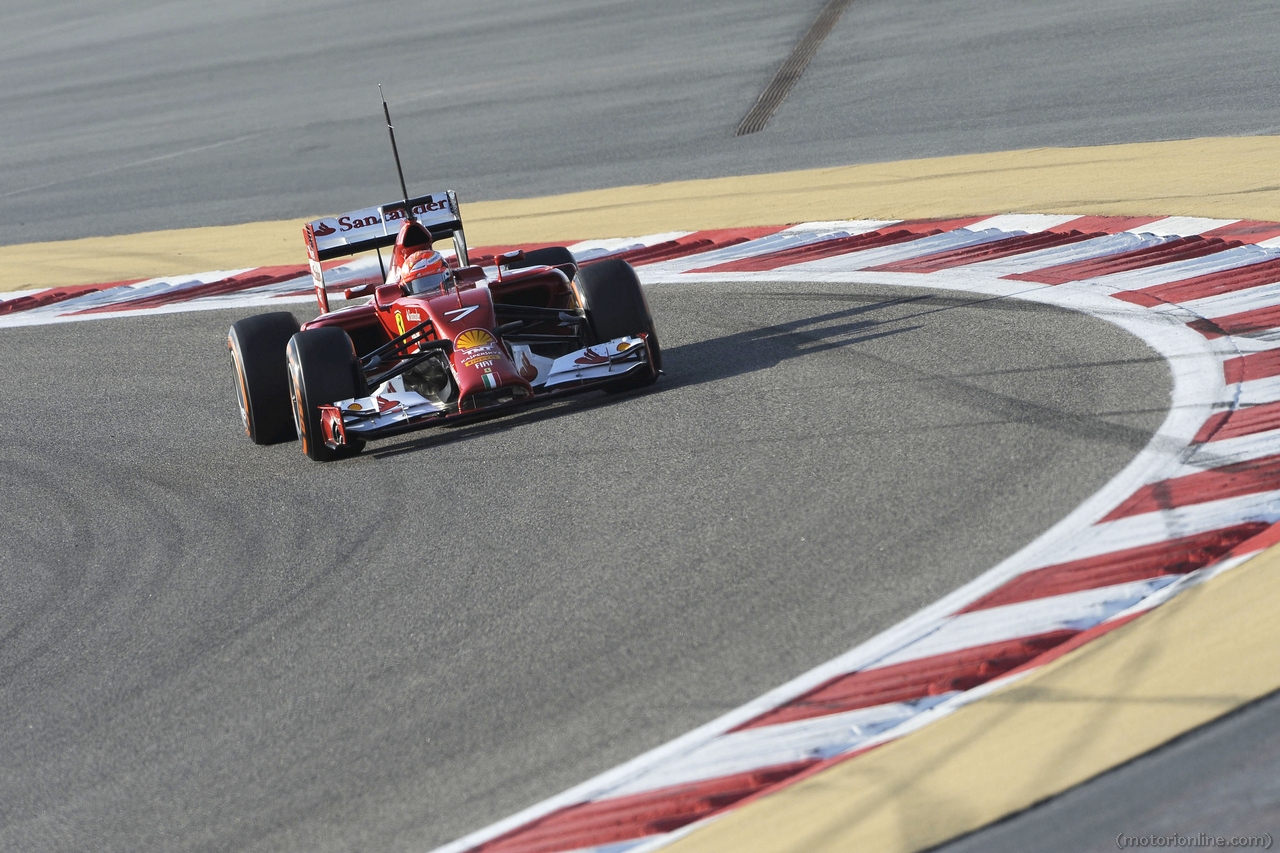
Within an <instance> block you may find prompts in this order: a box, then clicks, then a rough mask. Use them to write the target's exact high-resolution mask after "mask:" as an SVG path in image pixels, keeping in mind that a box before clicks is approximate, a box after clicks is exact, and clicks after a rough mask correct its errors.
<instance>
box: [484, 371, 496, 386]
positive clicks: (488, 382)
mask: <svg viewBox="0 0 1280 853" xmlns="http://www.w3.org/2000/svg"><path fill="white" fill-rule="evenodd" d="M480 381H482V382H483V383H484V387H486V388H489V389H493V388H497V387H498V377H496V376H494V375H493V374H492V373H490V372H488V371H485V373H484V374H483V375H482V376H481V377H480Z"/></svg>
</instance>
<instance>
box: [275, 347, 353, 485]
mask: <svg viewBox="0 0 1280 853" xmlns="http://www.w3.org/2000/svg"><path fill="white" fill-rule="evenodd" d="M286 361H287V362H288V366H289V402H290V404H291V408H292V410H293V422H294V426H295V427H296V429H297V431H298V438H299V439H300V440H301V442H302V452H303V453H305V454H307V456H309V457H311V458H312V459H314V460H315V461H317V462H329V461H330V460H333V459H340V458H342V457H344V456H354V455H356V454H357V453H359V452H360V451H361V450H363V449H364V442H363V441H359V440H355V441H352V442H351V443H350V444H349V445H348V446H346V447H344V448H339V449H337V450H334V449H332V448H330V447H329V446H328V445H326V444H325V443H324V438H323V437H322V436H323V433H322V432H321V430H320V408H319V407H320V406H322V405H325V404H327V403H334V402H337V401H338V400H346V399H348V398H350V397H362V396H364V395H365V393H367V391H368V389H367V388H366V387H365V384H364V374H363V373H362V372H361V370H360V362H359V360H357V358H356V349H355V346H354V345H353V344H352V343H351V338H350V336H349V335H347V333H346V332H345V331H343V330H342V329H339V328H336V327H333V326H326V327H322V328H319V329H309V330H307V331H305V332H298V333H297V334H296V335H294V336H293V337H292V338H290V339H289V346H288V347H287V349H286Z"/></svg>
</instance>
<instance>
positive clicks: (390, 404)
mask: <svg viewBox="0 0 1280 853" xmlns="http://www.w3.org/2000/svg"><path fill="white" fill-rule="evenodd" d="M373 399H374V402H376V403H377V404H378V414H382V413H383V412H387V411H390V410H391V409H394V408H397V407H399V405H400V404H399V403H397V402H396V401H395V400H388V399H387V398H386V397H374V398H373Z"/></svg>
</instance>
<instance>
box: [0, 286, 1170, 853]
mask: <svg viewBox="0 0 1280 853" xmlns="http://www.w3.org/2000/svg"><path fill="white" fill-rule="evenodd" d="M651 300H652V303H653V306H654V311H655V315H656V319H657V323H658V328H659V330H660V333H661V334H662V336H663V339H664V341H665V344H666V368H667V371H668V375H667V376H666V377H665V378H664V379H663V380H662V381H661V383H660V384H659V385H657V386H656V387H655V388H654V389H653V390H652V391H650V392H648V393H641V394H635V395H631V396H622V397H616V398H612V397H608V396H606V395H603V394H594V395H590V396H583V397H579V398H575V399H574V400H573V401H572V402H567V403H564V404H562V405H559V406H556V407H554V408H553V409H551V410H548V411H537V412H533V411H531V412H528V413H525V414H520V415H516V416H511V417H507V418H503V419H501V420H495V421H491V422H488V423H485V424H480V425H476V426H472V427H466V428H458V429H454V430H449V431H445V432H439V433H428V434H425V435H415V436H410V437H406V438H404V439H396V440H390V441H387V442H383V443H380V444H376V445H373V446H372V447H371V451H370V452H366V454H365V455H363V456H362V457H360V458H358V459H356V460H354V461H350V462H343V463H339V464H331V465H323V466H322V465H316V464H314V463H311V462H310V461H308V460H307V459H306V458H305V457H303V456H302V454H301V453H300V452H299V450H298V448H297V446H296V444H288V445H280V446H275V447H270V448H258V447H255V446H253V445H251V444H250V443H249V442H248V440H247V439H245V438H244V436H243V434H242V432H241V431H240V426H239V422H238V415H237V414H236V411H235V404H234V398H233V396H232V389H231V374H230V370H229V367H228V360H227V358H226V356H225V355H224V353H223V352H222V351H221V347H222V336H223V335H224V334H225V329H226V326H227V325H228V323H229V322H230V321H231V320H232V319H234V316H235V315H234V314H232V313H230V312H218V313H199V314H188V315H183V316H181V317H180V318H175V317H168V318H162V317H158V318H142V319H111V320H101V321H95V322H90V323H83V324H75V325H62V326H49V327H43V328H31V329H12V330H8V331H7V332H6V341H5V344H6V345H5V347H4V348H3V350H2V351H0V352H2V354H0V364H2V367H0V394H3V395H4V399H5V400H6V407H5V412H6V414H5V416H4V420H5V431H6V433H7V434H8V435H9V436H10V437H11V438H10V441H9V442H7V443H6V449H5V450H4V451H3V457H2V458H3V459H4V461H3V463H2V464H0V472H2V476H3V480H4V485H3V488H4V493H5V499H6V502H7V509H6V518H7V527H8V531H7V534H6V536H5V540H4V541H5V548H4V550H3V552H0V554H2V555H3V556H2V558H0V559H2V560H3V562H2V564H0V565H2V566H3V573H4V585H5V589H6V591H7V594H6V596H5V597H4V598H3V599H2V600H0V625H3V626H4V633H3V637H4V641H3V645H2V646H0V672H2V673H3V679H4V690H3V692H0V716H2V717H3V719H5V720H6V721H7V724H6V726H5V727H3V729H0V755H3V756H5V761H4V773H3V775H2V776H0V848H3V849H12V850H42V851H43V850H95V851H113V850H120V851H142V850H157V851H159V850H193V851H194V850H201V851H204V850H210V851H212V850H348V849H366V850H370V849H377V850H423V849H427V848H429V847H430V846H432V845H434V844H437V843H441V842H444V841H447V840H450V839H451V838H454V837H457V836H459V835H461V834H463V833H464V832H466V831H468V830H472V829H476V828H478V827H479V826H482V825H484V824H486V823H488V822H489V821H491V820H494V819H496V818H498V817H501V816H503V815H505V814H507V813H510V812H512V811H515V810H517V809H518V808H520V807H523V806H526V805H529V804H531V803H532V802H535V801H537V800H539V799H541V798H543V797H546V796H549V795H551V794H553V793H556V792H558V791H559V790H561V789H563V788H565V787H568V786H569V785H571V784H574V783H576V782H579V781H582V780H583V779H585V778H587V777H588V776H590V775H592V774H594V773H596V772H598V771H602V770H604V769H607V768H608V767H610V766H612V765H614V764H616V763H618V762H620V761H623V760H626V759H628V758H631V757H632V756H634V755H636V754H638V753H640V752H642V751H644V750H645V749H647V748H650V747H653V746H656V745H658V744H659V743H662V742H664V741H666V740H667V739H669V738H671V737H673V736H676V735H678V734H681V733H683V732H684V731H687V730H688V729H690V728H693V727H694V726H696V725H698V724H700V723H703V722H706V721H707V720H709V719H711V718H713V717H715V716H717V715H719V714H720V713H722V712H724V711H726V710H728V709H730V708H732V707H734V706H736V705H738V704H740V703H741V702H743V701H745V700H748V699H751V698H753V697H755V696H756V695H758V694H760V693H762V692H764V691H766V690H768V689H770V688H772V687H774V686H776V685H777V684H779V683H781V682H782V681H785V680H787V679H788V678H790V677H792V676H794V675H796V674H797V673H799V672H801V671H803V670H805V669H806V668H808V667H811V666H813V665H816V664H818V663H820V662H822V661H824V660H826V659H828V658H830V657H832V656H834V655H836V654H838V653H840V652H842V651H844V650H846V649H847V648H850V647H851V646H853V645H854V644H856V643H857V642H858V641H860V640H862V639H865V638H867V637H869V636H871V635H873V634H874V633H876V632H878V631H880V630H882V629H884V628H886V627H888V626H889V625H891V624H892V623H894V622H896V621H897V620H899V619H901V618H903V617H905V616H907V615H909V614H910V613H911V612H913V611H915V610H916V609H918V608H920V607H921V606H923V605H925V604H928V603H930V602H932V601H934V600H936V599H937V598H938V597H940V596H941V595H943V594H944V593H946V592H948V591H950V590H951V589H953V588H955V587H956V586H958V585H959V584H961V583H963V582H964V581H966V580H968V579H969V578H972V577H974V576H976V575H977V574H979V573H981V572H982V571H984V570H985V569H987V568H989V567H990V566H992V565H994V564H995V563H996V562H998V561H999V560H1000V559H1001V558H1003V557H1004V556H1006V555H1008V554H1009V553H1011V552H1013V551H1014V550H1016V549H1017V548H1018V547H1020V546H1021V545H1023V544H1025V543H1026V542H1028V541H1030V540H1031V539H1033V538H1034V537H1035V536H1036V535H1038V534H1039V533H1040V532H1041V531H1043V530H1044V529H1046V528H1047V527H1049V526H1050V525H1051V524H1052V523H1053V522H1055V521H1056V520H1057V519H1058V518H1060V517H1061V516H1062V515H1064V514H1065V513H1066V512H1067V511H1069V510H1070V509H1071V508H1072V507H1074V506H1075V505H1076V504H1078V503H1079V502H1080V501H1081V500H1083V499H1084V498H1086V497H1087V496H1089V495H1090V494H1091V493H1092V492H1094V491H1095V490H1096V489H1097V488H1098V487H1100V486H1101V485H1102V484H1103V483H1104V482H1106V480H1107V479H1109V478H1110V477H1111V476H1112V475H1113V474H1114V473H1115V472H1116V471H1118V470H1119V468H1121V467H1122V466H1123V465H1124V464H1125V463H1126V462H1127V461H1128V460H1129V459H1130V458H1131V457H1132V456H1133V454H1134V453H1135V452H1136V451H1137V450H1138V449H1140V448H1141V447H1142V446H1143V445H1144V444H1145V443H1146V441H1147V440H1148V438H1149V436H1150V434H1151V432H1152V431H1153V429H1154V428H1155V427H1156V426H1157V425H1158V424H1159V422H1160V421H1161V420H1162V419H1163V417H1164V412H1165V407H1166V406H1167V400H1168V393H1169V388H1168V382H1169V379H1168V370H1167V367H1166V366H1165V364H1164V363H1163V361H1162V360H1161V359H1160V358H1159V357H1158V356H1156V355H1155V354H1154V353H1152V352H1150V351H1149V350H1147V349H1146V348H1145V346H1144V345H1143V344H1142V343H1141V342H1139V341H1137V340H1136V339H1134V338H1132V337H1130V336H1128V335H1127V334H1126V333H1123V332H1121V331H1119V330H1117V329H1114V328H1112V327H1109V326H1106V325H1104V324H1100V323H1099V322H1097V321H1096V320H1092V319H1090V318H1086V317H1084V316H1080V315H1075V314H1071V313H1067V312H1063V311H1060V310H1058V309H1052V308H1048V307H1044V306H1034V305H1031V304H1027V303H1018V302H1015V301H1009V300H983V299H977V298H974V297H971V296H966V295H958V294H948V293H945V292H937V293H920V292H911V293H903V292H901V291H897V290H893V289H889V288H879V287H871V286H865V287H864V286H852V287H850V286H832V285H814V286H808V287H794V286H781V285H778V286H772V285H767V284H764V285H752V286H749V287H735V288H715V287H670V286H668V287H655V288H652V289H651Z"/></svg>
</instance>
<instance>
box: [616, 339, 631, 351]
mask: <svg viewBox="0 0 1280 853" xmlns="http://www.w3.org/2000/svg"><path fill="white" fill-rule="evenodd" d="M629 349H631V344H629V343H627V342H626V341H623V342H622V343H620V344H618V352H626V351H627V350H629Z"/></svg>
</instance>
